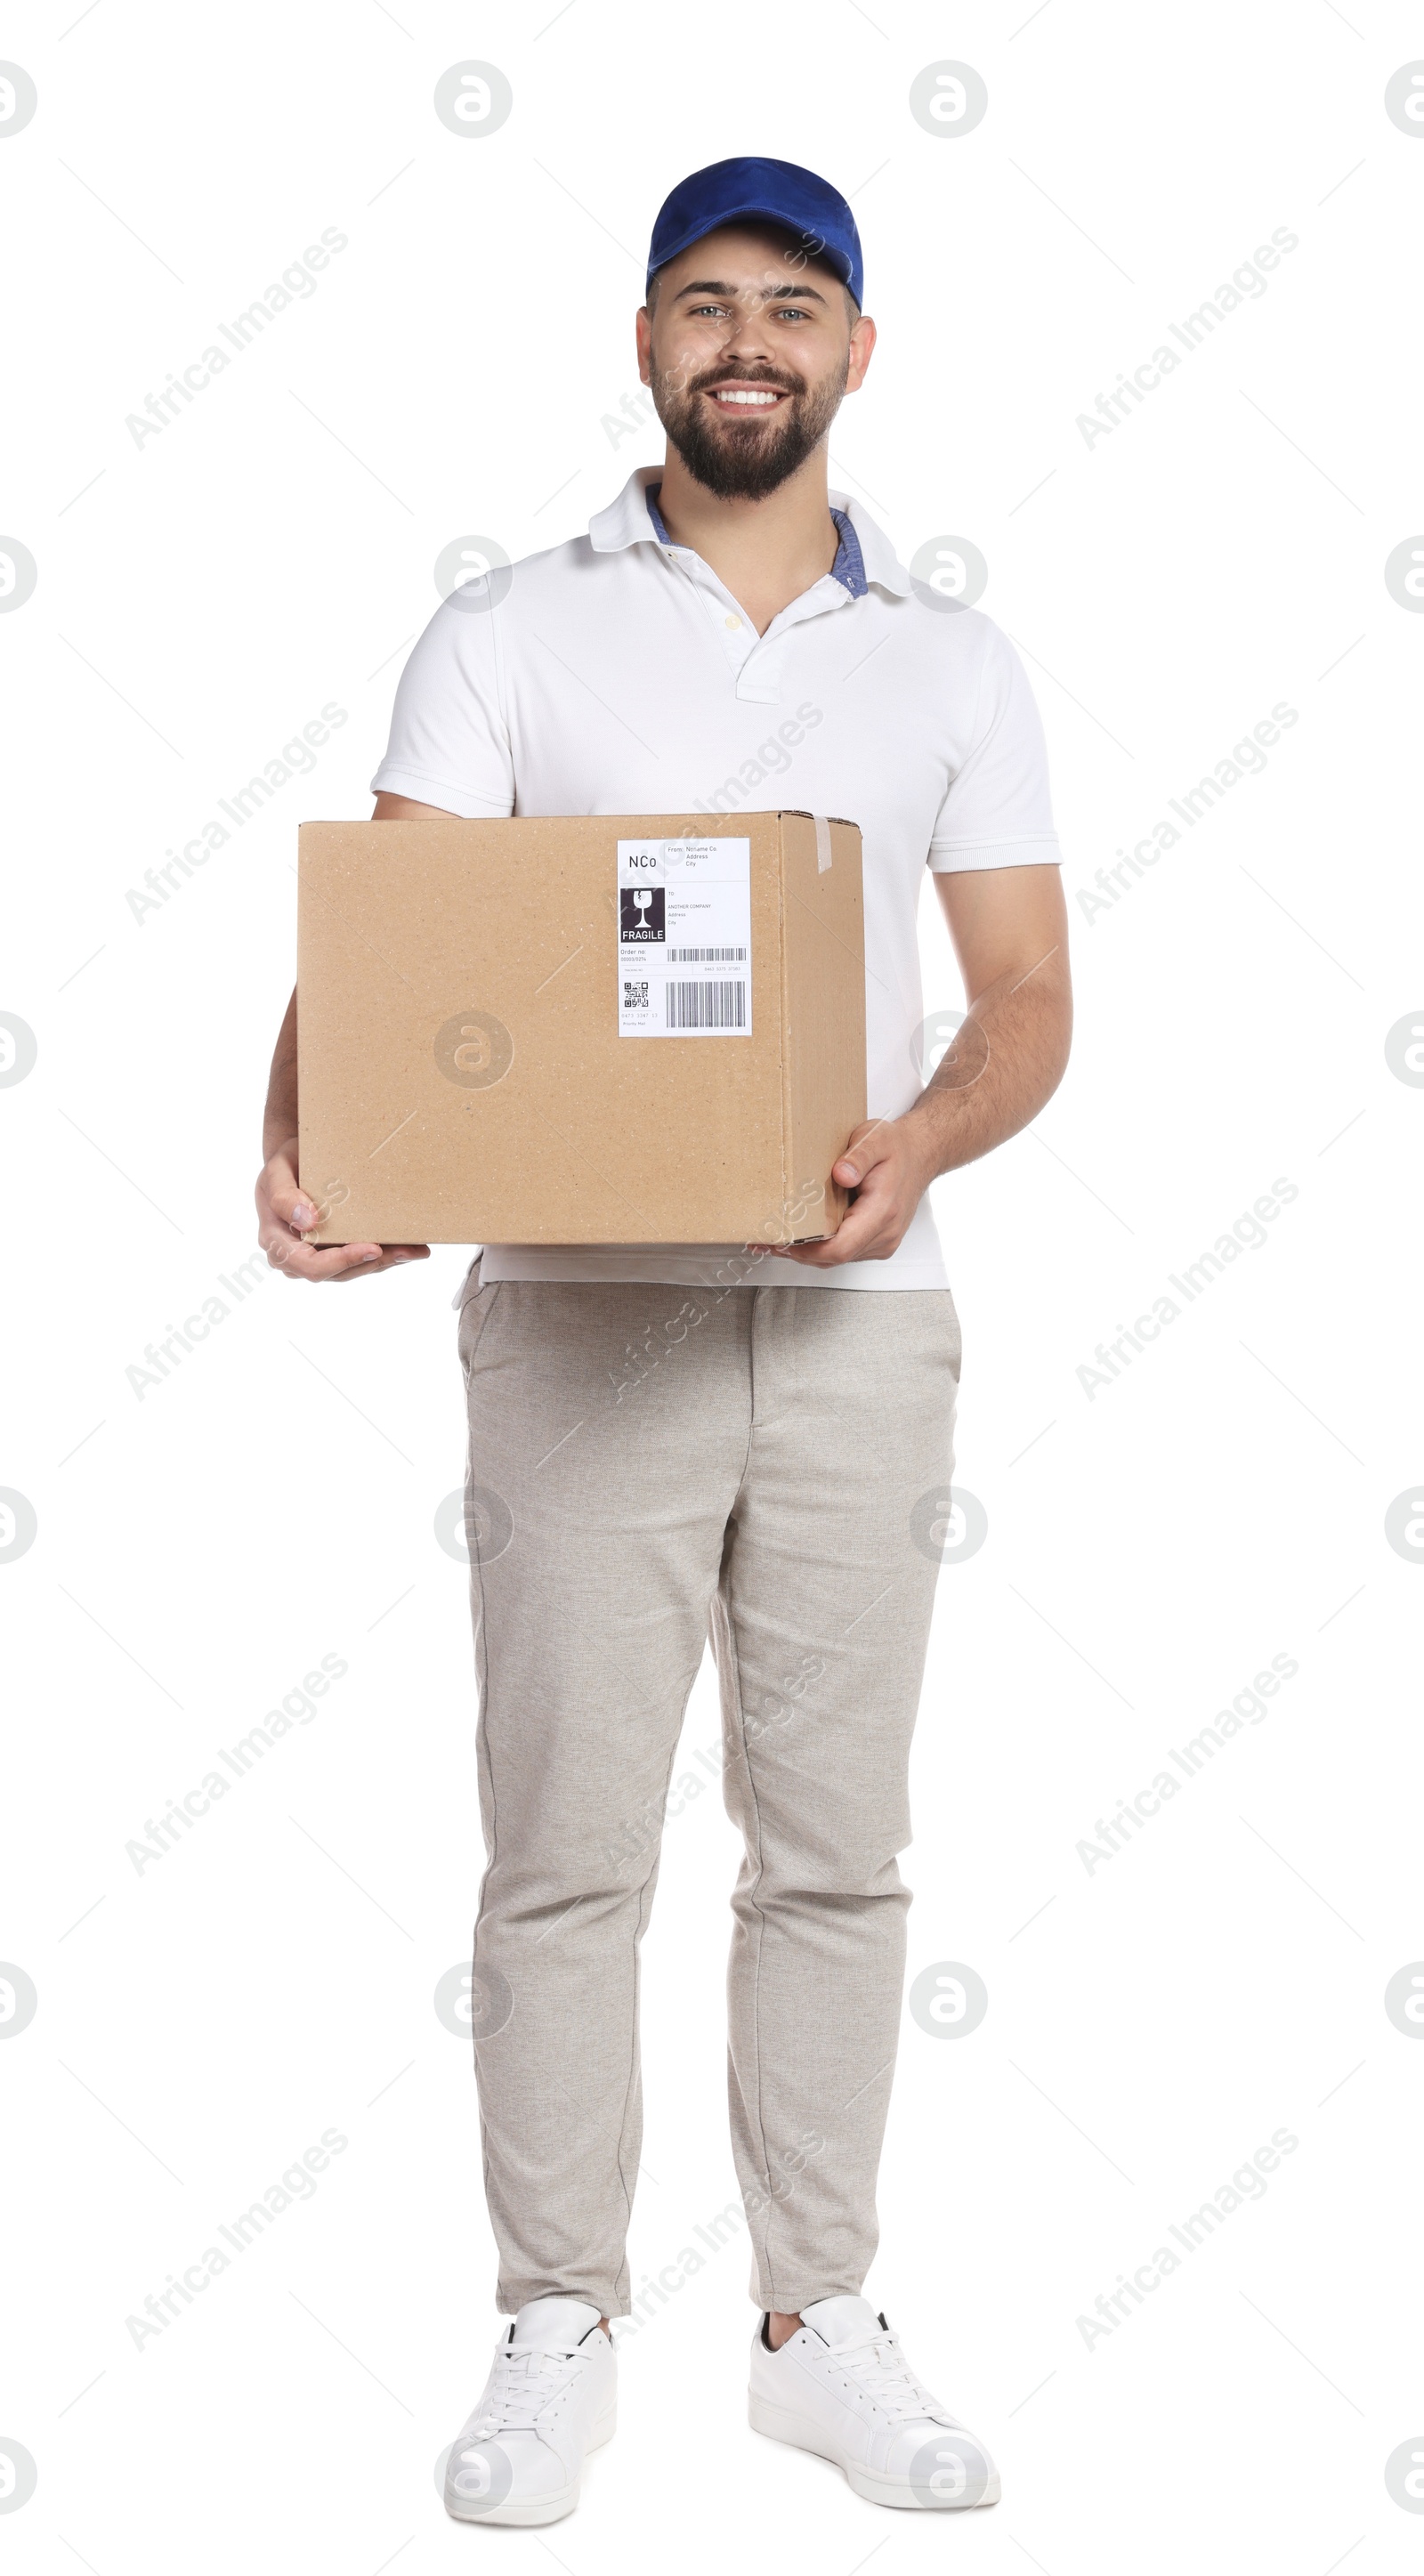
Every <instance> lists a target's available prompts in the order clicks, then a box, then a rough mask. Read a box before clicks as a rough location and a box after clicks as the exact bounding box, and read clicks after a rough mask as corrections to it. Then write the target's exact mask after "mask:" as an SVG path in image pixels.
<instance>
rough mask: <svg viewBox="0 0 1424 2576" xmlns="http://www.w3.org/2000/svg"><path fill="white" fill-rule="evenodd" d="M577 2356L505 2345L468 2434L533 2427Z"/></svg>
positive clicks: (473, 2437) (510, 2431)
mask: <svg viewBox="0 0 1424 2576" xmlns="http://www.w3.org/2000/svg"><path fill="white" fill-rule="evenodd" d="M576 2357H577V2356H576V2355H575V2354H574V2353H572V2352H539V2351H536V2350H532V2349H531V2348H530V2347H529V2346H527V2345H523V2344H519V2345H512V2344H505V2345H502V2346H501V2348H500V2350H499V2351H498V2353H496V2355H495V2364H494V2376H493V2378H492V2379H491V2381H490V2385H489V2388H488V2390H487V2391H486V2394H485V2396H484V2398H483V2399H482V2400H481V2404H480V2411H479V2415H478V2417H477V2419H476V2421H475V2422H474V2423H473V2424H472V2425H471V2427H470V2432H469V2435H468V2436H467V2437H466V2438H467V2439H470V2440H477V2439H480V2438H482V2437H483V2436H484V2435H486V2434H489V2433H500V2432H507V2433H514V2432H528V2431H531V2430H532V2429H533V2427H534V2425H535V2424H537V2422H538V2420H539V2417H540V2416H541V2415H542V2414H543V2412H544V2409H545V2407H546V2406H547V2405H548V2403H549V2400H550V2398H551V2397H554V2396H557V2394H558V2391H559V2389H560V2387H561V2386H562V2385H564V2384H565V2383H566V2382H567V2380H568V2378H569V2377H570V2374H571V2367H572V2364H573V2362H574V2361H575V2359H576Z"/></svg>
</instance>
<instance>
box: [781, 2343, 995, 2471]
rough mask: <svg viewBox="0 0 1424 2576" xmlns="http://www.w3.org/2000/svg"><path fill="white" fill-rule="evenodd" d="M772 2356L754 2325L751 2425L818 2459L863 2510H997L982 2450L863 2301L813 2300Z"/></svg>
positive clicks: (991, 2465)
mask: <svg viewBox="0 0 1424 2576" xmlns="http://www.w3.org/2000/svg"><path fill="white" fill-rule="evenodd" d="M801 2319H802V2322H801V2324H800V2326H799V2327H798V2329H797V2331H796V2333H795V2334H794V2335H792V2336H791V2337H790V2339H789V2341H787V2342H786V2343H784V2344H782V2346H781V2348H780V2350H779V2351H777V2352H773V2351H772V2350H771V2347H770V2345H769V2344H768V2343H767V2342H766V2340H765V2336H766V2323H767V2321H766V2319H765V2317H763V2318H762V2320H761V2323H760V2324H759V2326H758V2327H757V2331H756V2334H755V2335H754V2337H753V2339H752V2384H751V2406H750V2414H751V2423H752V2430H753V2432H756V2433H769V2434H770V2436H771V2438H772V2440H773V2441H774V2442H794V2443H795V2444H796V2445H797V2447H798V2449H800V2450H803V2451H819V2453H820V2455H821V2457H822V2459H823V2460H833V2461H834V2462H835V2464H836V2467H837V2468H838V2469H843V2470H844V2472H845V2474H846V2477H847V2478H848V2479H849V2481H850V2484H851V2485H852V2486H853V2487H854V2489H855V2491H856V2494H857V2495H862V2496H865V2497H867V2498H868V2500H869V2501H870V2503H871V2504H898V2505H909V2506H911V2507H912V2508H919V2509H922V2510H929V2511H931V2512H933V2511H945V2510H950V2509H953V2508H955V2507H958V2508H960V2509H962V2508H963V2507H965V2506H966V2505H976V2504H997V2503H998V2501H999V2472H998V2470H997V2469H996V2468H995V2466H994V2463H993V2461H992V2460H991V2459H990V2457H989V2454H988V2452H987V2451H986V2450H985V2448H984V2445H983V2443H982V2442H979V2441H976V2440H975V2437H974V2435H973V2434H972V2433H970V2432H968V2431H967V2430H966V2428H965V2427H964V2425H962V2424H959V2423H956V2421H955V2419H954V2417H953V2416H952V2415H951V2414H950V2413H949V2412H948V2409H947V2408H945V2407H943V2406H941V2404H940V2402H939V2399H938V2398H937V2397H932V2396H931V2395H930V2392H929V2390H928V2389H927V2388H926V2387H925V2385H924V2382H923V2381H922V2380H919V2379H917V2378H916V2377H915V2374H914V2372H913V2371H912V2369H911V2368H910V2365H909V2363H908V2362H907V2361H906V2359H905V2356H904V2354H903V2353H902V2352H901V2350H900V2346H899V2344H898V2342H897V2341H896V2338H895V2336H894V2335H893V2334H892V2333H891V2331H890V2328H889V2327H888V2326H887V2324H886V2322H885V2319H884V2318H883V2317H882V2316H877V2315H876V2313H875V2310H874V2309H873V2308H872V2306H871V2304H870V2301H869V2300H868V2299H850V2298H839V2299H817V2300H816V2301H815V2302H814V2304H813V2305H812V2306H811V2307H809V2308H803V2309H802V2311H801Z"/></svg>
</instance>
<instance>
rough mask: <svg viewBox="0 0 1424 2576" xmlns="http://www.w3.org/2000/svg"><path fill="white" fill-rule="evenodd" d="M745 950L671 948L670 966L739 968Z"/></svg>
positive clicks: (669, 953)
mask: <svg viewBox="0 0 1424 2576" xmlns="http://www.w3.org/2000/svg"><path fill="white" fill-rule="evenodd" d="M746 953H747V952H746V950H745V948H670V949H669V950H668V964H669V966H739V965H741V963H742V961H743V959H744V958H745V956H746Z"/></svg>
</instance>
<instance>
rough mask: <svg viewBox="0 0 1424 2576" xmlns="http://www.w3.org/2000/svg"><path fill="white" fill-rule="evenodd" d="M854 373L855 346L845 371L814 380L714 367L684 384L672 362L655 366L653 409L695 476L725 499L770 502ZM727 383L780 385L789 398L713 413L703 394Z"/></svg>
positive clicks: (812, 444) (822, 430)
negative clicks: (766, 408) (762, 407)
mask: <svg viewBox="0 0 1424 2576" xmlns="http://www.w3.org/2000/svg"><path fill="white" fill-rule="evenodd" d="M849 373H850V352H849V350H847V352H846V355H845V358H844V359H843V360H842V363H841V369H840V373H839V376H838V377H836V378H834V379H832V378H829V377H828V378H826V379H825V380H824V381H823V382H822V383H821V384H819V385H814V386H813V385H810V384H808V383H807V381H806V378H805V377H804V376H799V375H796V374H794V373H793V372H792V371H791V370H789V369H788V370H787V371H786V372H784V373H782V374H779V375H773V374H772V373H770V372H769V371H765V370H757V371H755V372H753V373H748V371H747V370H746V369H745V368H736V367H716V368H713V369H710V370H709V371H708V373H707V374H706V375H703V376H697V377H694V378H693V380H692V382H691V383H690V384H687V385H684V384H682V383H681V382H680V381H679V378H678V377H677V375H676V374H675V373H674V371H673V370H672V369H670V368H669V369H664V368H660V367H656V366H655V367H654V368H653V371H652V385H651V392H652V397H653V408H654V410H655V411H656V413H657V415H658V418H659V420H660V421H661V422H662V425H663V427H664V429H665V430H666V431H667V434H668V437H669V438H670V439H671V441H672V444H673V446H674V447H675V448H676V449H677V452H678V455H679V456H680V457H681V458H682V461H683V464H684V465H685V466H686V467H687V470H688V473H689V474H690V475H691V476H692V477H693V479H694V481H695V482H698V483H701V484H702V485H703V486H704V487H705V489H706V490H707V491H709V492H714V493H715V494H716V496H717V498H718V500H719V501H764V500H765V499H766V497H767V494H768V493H769V492H775V491H776V490H778V489H779V487H780V485H781V484H783V483H785V482H786V481H787V480H788V479H789V478H790V476H791V475H793V474H795V473H796V472H797V471H798V469H799V468H800V467H801V466H803V465H804V464H805V462H806V459H807V457H808V456H809V455H810V454H811V452H812V450H813V449H814V448H816V447H819V445H820V443H821V440H822V439H823V438H824V437H825V435H826V432H827V431H828V429H829V428H830V425H831V423H832V421H833V420H834V418H835V416H836V413H837V412H838V411H839V409H840V405H841V397H842V395H843V394H844V392H845V389H846V378H847V376H848V375H849ZM724 384H744V385H775V386H776V387H777V389H778V391H780V392H781V393H783V394H784V395H785V397H786V399H785V401H784V402H779V403H778V404H777V405H776V407H775V409H774V411H772V412H771V413H769V414H768V413H766V412H752V413H751V414H750V415H749V416H747V417H746V418H744V419H738V418H737V416H736V415H735V413H733V414H730V415H729V414H718V415H717V416H716V417H715V418H714V417H713V414H712V412H711V409H710V407H709V406H708V405H707V404H706V403H704V402H703V400H702V396H703V395H704V394H705V393H707V392H709V391H710V390H711V389H712V387H714V386H716V385H724Z"/></svg>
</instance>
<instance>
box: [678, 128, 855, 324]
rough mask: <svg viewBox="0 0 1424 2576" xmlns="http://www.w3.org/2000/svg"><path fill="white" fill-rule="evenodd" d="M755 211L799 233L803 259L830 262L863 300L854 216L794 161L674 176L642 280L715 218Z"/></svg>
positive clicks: (744, 163) (731, 164)
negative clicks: (675, 178) (680, 176)
mask: <svg viewBox="0 0 1424 2576" xmlns="http://www.w3.org/2000/svg"><path fill="white" fill-rule="evenodd" d="M751 216H759V217H760V218H761V220H762V222H764V223H771V224H784V225H785V227H786V229H787V230H788V231H789V232H793V233H799V234H800V236H801V240H802V244H803V246H804V249H805V251H806V254H807V256H808V257H810V258H814V259H824V260H828V261H829V262H830V265H831V267H832V268H833V269H834V270H835V272H836V275H837V276H838V277H839V278H841V279H842V280H843V281H844V283H845V284H846V285H847V286H848V287H849V288H850V291H851V293H852V295H853V296H854V297H855V300H856V303H857V304H860V303H861V302H863V300H864V299H863V296H862V292H861V290H862V287H863V285H864V269H863V265H862V261H861V255H860V235H859V233H858V232H857V231H856V228H855V217H854V215H853V214H852V213H851V210H850V207H849V206H848V205H847V203H846V201H845V198H844V197H843V196H842V195H841V193H840V190H839V189H838V188H833V187H831V185H830V184H829V182H828V181H827V180H825V179H818V178H817V176H816V173H815V171H814V170H803V169H802V168H801V167H800V165H799V164H798V163H797V162H795V161H763V160H759V159H756V158H755V157H753V158H751V159H744V160H739V161H713V162H710V163H709V164H708V166H707V168H706V169H705V170H694V171H693V173H692V175H691V177H690V178H687V179H682V180H679V182H678V185H677V186H676V187H675V188H674V190H673V192H672V195H671V196H670V197H666V198H665V199H664V200H663V203H662V205H661V207H660V208H659V210H658V219H657V222H656V223H655V224H654V226H653V238H652V242H651V244H650V246H649V250H648V284H649V285H651V284H652V281H653V278H654V276H655V275H656V273H657V271H658V270H659V269H660V268H665V267H666V266H667V263H668V261H669V260H670V259H676V258H677V255H678V253H679V251H684V250H690V249H691V247H692V244H693V243H694V242H695V241H701V239H702V236H703V234H704V233H710V232H715V231H716V230H717V228H718V226H719V225H720V224H735V223H740V222H743V221H745V220H746V219H747V218H748V217H751Z"/></svg>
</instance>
